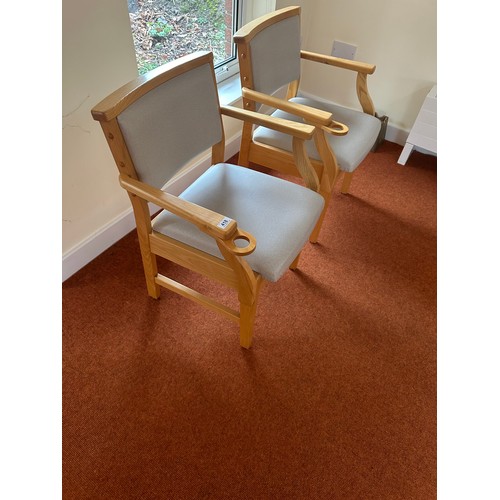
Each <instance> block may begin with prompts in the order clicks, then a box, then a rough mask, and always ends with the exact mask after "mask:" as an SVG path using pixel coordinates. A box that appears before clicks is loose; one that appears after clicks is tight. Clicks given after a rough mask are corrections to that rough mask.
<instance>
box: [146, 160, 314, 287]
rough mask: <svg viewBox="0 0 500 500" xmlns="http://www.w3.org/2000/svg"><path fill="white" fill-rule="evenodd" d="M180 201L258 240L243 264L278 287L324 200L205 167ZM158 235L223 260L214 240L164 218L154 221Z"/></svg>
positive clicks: (235, 171) (246, 172)
mask: <svg viewBox="0 0 500 500" xmlns="http://www.w3.org/2000/svg"><path fill="white" fill-rule="evenodd" d="M180 197H181V198H183V199H186V200H188V201H191V202H193V203H196V204H198V205H201V206H203V207H206V208H209V209H210V210H213V211H215V212H218V213H220V214H221V215H225V216H227V217H230V218H231V219H234V220H236V222H237V223H238V227H239V228H241V229H243V230H244V231H247V232H249V233H251V234H252V235H253V236H254V237H255V238H256V240H257V247H256V249H255V250H254V252H253V253H252V254H250V255H248V256H246V257H245V258H246V259H247V261H248V263H249V265H250V267H251V268H252V269H253V270H254V271H256V272H258V273H260V274H261V275H262V276H263V277H264V278H265V279H266V280H268V281H277V280H278V279H279V278H280V277H281V275H282V274H283V273H284V272H285V271H286V270H287V269H288V267H289V266H290V264H291V263H292V262H293V260H294V259H295V257H297V255H298V254H299V252H300V251H301V250H302V248H303V246H304V245H305V243H306V242H307V241H308V239H309V236H310V234H311V232H312V230H313V229H314V226H315V225H316V222H317V220H318V218H319V215H320V213H321V211H322V209H323V204H324V201H323V198H322V197H321V196H320V195H319V194H318V193H316V192H314V191H312V190H310V189H307V188H305V187H303V186H300V185H298V184H294V183H291V182H287V181H284V180H282V179H279V178H277V177H273V176H271V175H267V174H263V173H260V172H255V171H253V170H250V169H247V168H244V167H238V166H235V165H229V164H225V163H220V164H218V165H215V166H213V167H210V168H209V169H208V170H207V171H206V172H205V173H204V174H203V175H201V176H200V177H199V178H198V179H197V180H196V181H195V182H194V183H193V184H191V186H189V187H188V188H187V189H186V190H185V191H184V192H183V193H182V194H181V195H180ZM153 229H154V230H155V231H157V232H160V233H162V234H165V235H167V236H170V237H171V238H174V239H176V240H179V241H182V242H183V243H186V244H188V245H191V246H194V247H196V248H198V249H200V250H203V251H205V252H207V253H210V254H211V255H214V256H216V257H222V256H221V254H220V252H219V248H218V247H217V244H216V243H215V240H214V239H213V238H211V237H209V236H207V235H206V234H204V233H202V232H201V231H200V230H199V229H198V228H196V226H194V225H193V224H190V223H189V222H186V221H185V220H183V219H181V218H180V217H177V216H175V215H173V214H171V213H169V212H166V211H163V212H161V213H160V214H159V215H158V216H157V217H156V218H155V219H154V220H153Z"/></svg>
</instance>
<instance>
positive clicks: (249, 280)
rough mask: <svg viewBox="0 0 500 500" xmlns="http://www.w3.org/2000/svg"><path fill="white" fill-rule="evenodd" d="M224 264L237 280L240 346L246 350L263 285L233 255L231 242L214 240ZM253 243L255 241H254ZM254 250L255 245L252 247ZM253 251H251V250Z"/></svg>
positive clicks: (241, 259) (251, 334)
mask: <svg viewBox="0 0 500 500" xmlns="http://www.w3.org/2000/svg"><path fill="white" fill-rule="evenodd" d="M216 241H217V246H218V247H219V250H220V252H221V253H222V255H223V257H224V259H225V260H226V262H227V263H228V264H229V265H230V266H231V267H232V268H233V270H234V272H235V274H236V276H237V278H238V300H239V301H240V344H241V347H244V348H245V349H248V348H249V347H250V346H251V345H252V337H253V325H254V322H255V314H256V311H257V298H258V296H259V291H260V288H261V286H262V283H263V279H262V276H260V274H256V273H254V272H253V270H252V269H251V267H250V266H249V265H248V263H247V262H246V260H245V259H243V258H242V257H241V256H239V255H236V254H235V249H234V247H233V245H234V244H232V242H228V241H223V240H218V239H217V240H216ZM254 242H255V240H254ZM253 247H254V248H255V245H254V246H253ZM251 251H253V250H251Z"/></svg>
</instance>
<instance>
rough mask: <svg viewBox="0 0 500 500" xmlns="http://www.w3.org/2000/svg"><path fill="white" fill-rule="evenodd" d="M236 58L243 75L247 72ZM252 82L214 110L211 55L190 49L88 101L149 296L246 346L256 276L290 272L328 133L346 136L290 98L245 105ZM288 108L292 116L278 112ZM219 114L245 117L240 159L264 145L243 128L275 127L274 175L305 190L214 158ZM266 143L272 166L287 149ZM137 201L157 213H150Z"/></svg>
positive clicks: (219, 152) (325, 183) (255, 93)
mask: <svg viewBox="0 0 500 500" xmlns="http://www.w3.org/2000/svg"><path fill="white" fill-rule="evenodd" d="M285 10H286V9H285ZM278 15H281V14H280V13H279V12H278ZM268 19H269V18H268V17H267V16H266V17H265V19H264V21H265V23H266V24H268ZM294 22H295V21H294ZM253 24H255V23H253ZM286 31H287V32H288V28H287V30H286ZM240 35H241V32H240ZM238 36H239V35H238ZM238 36H237V39H238ZM273 36H274V35H273ZM255 39H256V37H252V40H255ZM245 43H246V42H245ZM263 43H267V42H263ZM285 45H286V44H285ZM249 46H250V48H251V50H250V51H249V52H247V53H246V56H242V55H241V54H240V61H241V60H242V59H243V60H244V59H245V57H246V58H248V59H250V58H251V59H252V60H255V59H256V57H255V54H256V53H258V50H257V49H256V48H255V47H258V46H259V44H257V46H254V45H252V41H251V40H250V45H249ZM250 54H251V57H250ZM243 66H244V64H243V65H242V78H243V79H244V78H245V75H247V74H248V73H246V70H245V69H244V67H243ZM255 81H258V78H256V80H255ZM294 81H295V82H296V81H297V78H295V79H294ZM253 82H254V80H252V81H251V82H250V84H249V85H248V86H247V87H245V88H244V89H243V93H244V94H243V95H244V103H245V106H244V109H240V108H236V107H231V106H220V103H219V99H218V93H217V85H216V80H215V74H214V67H213V55H212V53H211V52H198V53H195V54H191V55H189V56H185V57H183V58H181V59H178V60H176V61H174V62H171V63H168V64H166V65H164V66H162V67H160V68H157V69H155V70H153V71H151V72H149V73H147V74H145V75H142V76H140V77H138V78H137V79H135V80H134V81H132V82H130V83H128V84H127V85H125V86H123V87H122V88H120V89H118V90H117V91H115V92H114V93H112V94H111V95H110V96H108V97H107V98H105V99H104V100H103V101H101V102H100V103H99V104H97V105H96V106H95V107H94V108H93V109H92V116H93V117H94V119H95V120H97V121H99V122H100V123H101V126H102V129H103V132H104V135H105V137H106V140H107V142H108V145H109V148H110V150H111V152H112V154H113V157H114V160H115V162H116V165H117V167H118V170H119V182H120V185H121V186H122V187H123V188H124V189H125V190H126V191H127V192H128V195H129V197H130V201H131V204H132V207H133V211H134V216H135V220H136V225H137V232H138V239H139V244H140V250H141V255H142V263H143V268H144V273H145V277H146V284H147V289H148V293H149V295H150V296H151V297H154V298H158V297H159V295H160V288H161V287H165V288H167V289H169V290H172V291H174V292H175V293H178V294H180V295H182V296H184V297H186V298H189V299H191V300H193V301H195V302H197V303H200V304H202V305H204V306H206V307H208V308H211V309H213V310H216V311H217V312H219V313H221V314H223V315H225V316H226V317H228V318H230V319H232V320H234V321H236V322H237V323H238V324H239V327H240V344H241V346H242V347H245V348H249V347H250V345H251V343H252V332H253V324H254V318H255V313H256V307H257V298H258V295H259V290H260V288H261V286H262V284H263V283H264V282H265V281H269V282H274V281H277V280H278V279H279V278H280V277H281V276H282V275H283V273H285V272H286V270H287V269H289V268H290V269H295V268H296V267H297V265H298V261H299V257H300V253H301V250H302V249H303V247H304V245H305V244H306V243H307V241H308V240H314V239H315V238H316V235H317V234H318V232H319V228H320V226H321V222H322V217H323V216H324V213H325V207H326V204H327V203H328V199H329V197H330V194H331V188H332V186H333V182H334V180H335V178H336V176H337V173H338V164H337V162H336V160H335V156H334V155H333V151H332V148H331V145H330V144H329V139H328V138H327V136H328V135H329V134H332V133H333V134H340V135H342V134H345V133H346V132H347V127H346V126H345V125H343V124H339V123H337V122H336V121H334V120H333V118H332V113H331V112H329V111H326V112H325V111H321V110H317V109H314V108H312V107H310V106H309V105H307V106H305V105H303V104H302V103H295V102H293V110H291V108H286V106H285V105H284V104H282V103H281V102H280V106H276V107H277V108H279V109H284V108H285V109H284V111H285V112H286V113H287V115H286V116H280V115H279V114H278V113H275V114H274V116H273V115H271V116H269V115H266V114H262V113H258V112H256V111H255V110H254V109H250V108H254V103H255V102H266V103H271V102H274V101H273V99H274V98H272V97H262V95H264V94H262V93H261V90H262V89H260V90H255V89H254V88H252V87H254V85H252V84H253ZM293 85H295V84H293V83H292V86H293ZM256 87H257V88H259V86H258V85H256ZM264 90H265V89H264ZM269 99H271V100H269ZM248 103H250V104H248ZM297 110H300V113H299V112H298V111H297ZM292 111H293V112H297V113H299V115H298V116H299V117H300V118H299V119H297V115H295V114H291V115H289V114H288V113H291V112H292ZM222 115H226V116H230V117H232V118H236V119H240V120H242V121H243V123H244V125H243V127H244V132H243V135H244V141H245V140H246V141H247V142H244V141H243V142H242V153H241V158H242V163H246V162H248V161H256V162H257V163H261V164H265V162H263V161H257V160H259V159H261V158H262V155H263V153H262V152H261V150H260V149H258V146H256V144H257V141H256V138H255V135H256V133H254V132H253V130H252V128H253V127H254V126H256V127H258V129H257V131H258V130H259V129H260V132H261V133H264V134H265V133H268V132H267V131H272V132H273V133H276V134H279V135H278V137H279V138H280V140H282V137H286V140H287V141H288V143H289V144H288V145H289V146H290V151H291V152H290V153H289V154H288V156H289V157H290V159H287V160H283V164H285V165H286V168H285V170H282V171H286V172H290V171H293V173H295V174H296V175H300V177H301V178H302V179H303V183H304V184H305V186H303V185H299V184H296V183H292V182H287V181H285V180H283V179H280V178H277V177H274V176H271V175H267V174H264V173H260V172H257V171H255V170H252V169H249V168H246V167H245V166H238V165H232V164H227V163H224V144H225V139H224V129H223V123H222ZM289 116H290V117H291V118H292V119H289ZM302 119H304V120H302ZM249 131H252V134H250V132H249ZM249 137H251V141H249V140H248V138H249ZM259 137H260V136H259ZM245 138H246V139H245ZM313 142H314V144H315V145H316V148H317V157H318V158H319V160H317V159H316V160H313V161H311V160H310V158H309V155H310V151H309V150H310V146H308V144H310V143H313ZM247 143H250V145H249V146H248V147H247V146H246V144H247ZM259 147H260V146H259ZM268 147H271V148H272V151H273V154H272V155H271V157H272V162H271V166H275V165H276V164H277V163H278V164H279V165H281V163H280V160H279V159H278V157H277V155H276V154H275V153H276V152H277V151H278V152H280V154H283V158H285V156H284V155H285V151H286V149H285V148H283V149H282V148H280V147H276V146H268ZM210 148H211V151H212V167H210V168H209V169H208V170H207V171H206V172H205V173H204V174H202V175H201V176H200V177H199V178H198V179H197V180H196V181H195V182H193V183H192V184H191V185H190V186H189V187H188V188H187V189H186V190H185V191H184V192H183V193H181V194H180V195H179V196H174V195H172V194H169V193H167V192H165V191H164V190H162V187H164V186H165V184H166V183H167V182H168V181H169V180H170V179H171V178H172V177H173V176H174V175H175V174H176V173H177V172H178V171H179V170H180V169H181V168H182V167H183V166H184V165H186V164H188V163H189V161H190V160H192V159H193V158H194V157H196V156H198V155H199V154H201V153H202V152H204V151H206V150H207V149H210ZM247 150H248V151H249V154H247V153H245V151H247ZM281 152H282V153H281ZM245 155H246V156H245ZM245 158H246V159H245ZM148 203H153V204H155V205H157V206H159V207H161V209H162V211H161V212H160V213H159V214H158V215H157V216H156V217H155V218H154V219H153V220H151V217H150V212H149V206H148ZM157 257H162V258H165V259H167V260H170V261H172V262H174V263H176V264H179V265H181V266H184V267H187V268H189V269H191V270H194V271H196V272H198V273H201V274H203V275H205V276H208V277H210V278H212V279H215V280H217V281H219V282H221V283H223V284H225V285H227V286H229V287H231V288H233V289H235V290H236V292H237V294H238V299H239V310H232V309H230V308H228V307H226V306H225V305H223V304H221V303H219V302H217V301H216V300H214V299H212V298H210V297H206V296H204V295H202V294H200V293H198V292H197V291H195V290H192V289H190V288H188V287H186V286H185V285H183V284H181V283H178V282H176V281H174V280H172V279H170V278H168V277H167V276H164V275H162V274H160V273H159V272H158V267H157Z"/></svg>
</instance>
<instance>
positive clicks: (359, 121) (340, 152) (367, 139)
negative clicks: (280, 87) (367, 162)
mask: <svg viewBox="0 0 500 500" xmlns="http://www.w3.org/2000/svg"><path fill="white" fill-rule="evenodd" d="M290 101H292V102H296V103H298V104H305V105H307V106H312V107H314V108H318V109H322V110H324V111H329V112H330V113H332V114H333V119H334V120H336V121H339V122H341V123H344V124H345V125H347V126H348V127H349V132H348V134H347V135H345V136H341V137H339V136H334V135H331V134H327V138H328V140H329V142H330V145H331V147H332V149H333V151H334V153H335V156H336V157H337V162H338V165H339V168H340V170H343V171H344V172H353V171H354V170H355V169H356V167H357V166H358V165H359V164H360V163H361V162H362V161H363V160H364V158H365V157H366V155H367V154H368V153H369V151H370V149H371V148H372V146H373V144H374V143H375V140H376V139H377V136H378V134H379V132H380V126H381V123H380V120H379V119H378V118H376V117H374V116H371V115H367V114H366V113H362V112H360V111H356V110H351V109H348V108H344V107H342V106H338V105H336V104H332V103H324V102H320V101H316V100H314V99H311V98H308V97H294V98H292V99H290ZM273 116H277V117H279V118H287V119H288V120H294V121H301V118H298V117H296V116H294V115H291V114H290V113H285V112H283V111H280V110H278V111H275V112H274V113H273ZM253 139H254V141H255V142H260V143H262V144H267V145H269V146H275V147H277V148H280V149H284V150H286V151H291V150H292V140H291V138H290V136H288V135H286V134H282V133H281V132H275V131H274V130H271V129H268V128H264V127H257V129H256V130H255V132H254V135H253ZM307 152H308V154H309V156H310V158H314V159H316V160H319V159H320V158H319V154H318V150H317V149H316V146H315V144H314V141H313V140H310V141H307Z"/></svg>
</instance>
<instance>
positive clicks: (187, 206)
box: [119, 175, 256, 255]
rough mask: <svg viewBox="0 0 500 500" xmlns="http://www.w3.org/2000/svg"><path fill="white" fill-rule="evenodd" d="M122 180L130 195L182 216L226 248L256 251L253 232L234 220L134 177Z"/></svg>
mask: <svg viewBox="0 0 500 500" xmlns="http://www.w3.org/2000/svg"><path fill="white" fill-rule="evenodd" d="M119 180H120V186H122V187H123V188H124V189H125V190H127V191H128V192H129V193H132V194H134V195H136V196H139V197H140V198H143V199H145V200H147V201H150V202H152V203H154V204H155V205H158V206H159V207H161V208H163V209H165V210H168V211H169V212H172V213H173V214H175V215H178V216H179V217H182V218H183V219H185V220H187V221H189V222H191V223H193V224H194V225H195V226H196V227H198V229H200V230H201V231H203V232H204V233H206V234H208V235H209V236H212V237H213V238H216V239H218V240H222V241H224V242H226V247H227V248H228V249H229V250H230V251H231V252H232V253H234V254H235V255H248V254H250V253H252V252H253V251H254V250H255V246H256V241H255V238H254V237H253V236H252V235H251V234H250V233H247V232H246V231H243V230H241V229H239V228H238V226H237V223H236V221H235V220H233V219H231V218H229V217H226V216H224V215H221V214H218V213H217V212H214V211H212V210H209V209H208V208H205V207H202V206H200V205H196V203H192V202H190V201H187V200H183V199H182V198H179V197H177V196H174V195H173V194H170V193H165V191H162V190H161V189H157V188H154V187H152V186H149V185H148V184H144V183H143V182H141V181H138V180H137V179H133V178H132V177H125V176H123V175H120V178H119ZM235 240H245V241H247V242H248V245H247V246H246V247H244V248H241V247H237V246H236V245H235V244H234V242H235Z"/></svg>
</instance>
